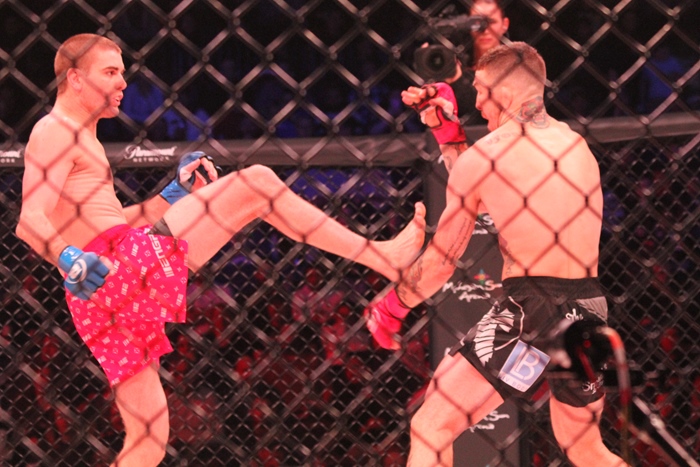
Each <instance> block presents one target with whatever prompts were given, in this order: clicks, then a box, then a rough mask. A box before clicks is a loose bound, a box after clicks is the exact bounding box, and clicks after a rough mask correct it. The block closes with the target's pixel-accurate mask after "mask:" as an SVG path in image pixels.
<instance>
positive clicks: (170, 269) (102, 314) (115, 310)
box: [66, 224, 188, 386]
mask: <svg viewBox="0 0 700 467" xmlns="http://www.w3.org/2000/svg"><path fill="white" fill-rule="evenodd" d="M149 232H150V233H149ZM83 251H85V252H93V253H95V254H97V255H98V256H101V257H105V258H108V259H109V260H110V261H111V262H112V264H113V266H112V268H111V271H110V274H109V275H107V276H106V277H105V283H104V285H103V286H102V287H100V288H99V289H98V290H97V291H96V292H95V293H94V294H92V296H91V297H90V299H89V300H84V299H81V298H79V297H77V296H75V295H73V294H72V293H71V292H70V291H69V290H66V298H67V301H68V308H69V309H70V312H71V315H72V316H73V322H74V323H75V327H76V329H77V330H78V334H79V335H80V337H81V338H82V339H83V341H84V342H85V344H86V345H87V346H88V347H89V348H90V351H91V352H92V354H93V355H94V356H95V358H97V361H98V362H99V363H100V365H101V366H102V369H103V370H104V372H105V373H106V375H107V379H108V380H109V384H110V385H111V386H115V385H117V384H119V383H120V382H122V381H124V380H126V379H128V378H129V377H130V376H133V375H135V374H137V373H138V372H139V371H141V370H142V369H143V368H144V367H146V366H148V365H150V364H151V363H152V362H158V360H159V358H160V356H161V355H164V354H166V353H168V352H171V351H172V350H173V348H172V346H171V345H170V341H169V340H168V338H167V336H166V335H165V323H166V322H170V323H182V322H184V321H185V316H186V305H187V303H186V302H187V300H186V289H187V277H188V268H187V242H185V241H183V240H178V239H176V238H173V237H170V236H164V235H157V234H153V231H152V228H151V226H145V227H141V228H138V229H134V228H132V227H130V226H128V225H126V224H124V225H117V226H115V227H112V228H111V229H109V230H107V231H106V232H103V233H102V234H101V235H99V236H98V237H97V238H95V239H94V240H93V241H91V242H90V243H89V244H88V245H87V246H86V247H85V248H84V249H83Z"/></svg>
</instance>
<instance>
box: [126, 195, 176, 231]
mask: <svg viewBox="0 0 700 467" xmlns="http://www.w3.org/2000/svg"><path fill="white" fill-rule="evenodd" d="M169 207H170V204H169V203H168V202H167V201H166V200H165V199H163V197H162V196H160V195H156V196H154V197H153V198H150V199H148V200H146V201H144V202H143V203H141V204H135V205H133V206H128V207H126V208H124V217H126V222H127V224H129V225H130V226H132V227H140V226H142V225H146V224H151V225H152V224H155V223H156V222H158V221H159V220H160V219H161V218H162V217H163V214H165V211H167V210H168V208H169Z"/></svg>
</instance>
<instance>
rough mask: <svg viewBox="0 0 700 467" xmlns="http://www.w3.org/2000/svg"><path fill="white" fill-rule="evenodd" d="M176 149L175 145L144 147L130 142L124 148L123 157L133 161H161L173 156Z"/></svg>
mask: <svg viewBox="0 0 700 467" xmlns="http://www.w3.org/2000/svg"><path fill="white" fill-rule="evenodd" d="M176 149H177V146H172V147H170V148H162V149H160V148H153V149H146V148H142V147H140V146H137V145H135V144H132V145H130V146H127V147H126V149H124V159H127V160H133V161H134V162H162V161H167V160H170V159H172V158H174V157H175V150H176Z"/></svg>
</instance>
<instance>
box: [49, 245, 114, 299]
mask: <svg viewBox="0 0 700 467" xmlns="http://www.w3.org/2000/svg"><path fill="white" fill-rule="evenodd" d="M58 267H59V268H61V270H62V271H63V272H65V273H66V274H67V275H66V279H65V280H64V282H63V283H64V285H65V286H66V289H68V291H69V292H70V293H72V294H73V295H75V296H76V297H78V298H80V299H81V300H88V299H89V298H90V297H91V296H92V294H93V293H95V291H96V290H97V289H98V288H100V287H102V286H103V285H104V283H105V277H106V276H107V274H109V268H108V267H107V266H105V264H104V263H103V262H102V261H100V258H99V256H97V255H96V254H95V253H86V252H84V251H83V250H81V249H80V248H76V247H74V246H67V247H66V248H64V249H63V251H62V252H61V255H60V256H59V257H58Z"/></svg>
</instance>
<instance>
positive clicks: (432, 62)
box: [428, 50, 445, 71]
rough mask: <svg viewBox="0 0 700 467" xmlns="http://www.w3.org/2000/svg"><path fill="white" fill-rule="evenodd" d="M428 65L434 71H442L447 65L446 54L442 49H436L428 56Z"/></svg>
mask: <svg viewBox="0 0 700 467" xmlns="http://www.w3.org/2000/svg"><path fill="white" fill-rule="evenodd" d="M428 67H429V68H430V69H431V70H433V71H442V69H443V68H444V67H445V55H444V54H443V53H442V51H438V50H436V51H434V52H433V53H431V54H430V55H429V56H428Z"/></svg>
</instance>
